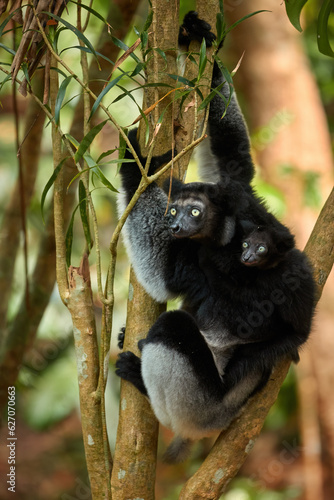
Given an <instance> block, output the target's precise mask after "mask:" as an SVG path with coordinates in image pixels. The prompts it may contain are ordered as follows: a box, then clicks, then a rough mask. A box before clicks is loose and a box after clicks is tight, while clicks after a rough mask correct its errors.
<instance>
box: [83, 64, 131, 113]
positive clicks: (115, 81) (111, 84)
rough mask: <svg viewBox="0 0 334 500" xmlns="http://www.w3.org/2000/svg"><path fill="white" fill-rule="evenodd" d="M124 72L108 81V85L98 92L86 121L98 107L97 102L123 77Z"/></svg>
mask: <svg viewBox="0 0 334 500" xmlns="http://www.w3.org/2000/svg"><path fill="white" fill-rule="evenodd" d="M124 74H125V73H123V74H122V75H119V76H118V77H117V78H114V79H113V80H111V82H109V83H108V85H107V86H106V87H104V89H103V90H102V92H100V94H99V96H98V98H97V99H96V101H95V102H94V105H93V107H92V110H91V112H90V115H89V118H88V121H89V120H90V119H91V118H92V116H93V114H94V113H95V111H96V110H97V108H98V107H99V104H100V102H101V101H102V99H103V97H104V96H105V95H106V94H108V92H109V90H110V89H112V88H113V87H114V86H115V85H117V83H118V82H119V81H120V80H121V78H123V76H124Z"/></svg>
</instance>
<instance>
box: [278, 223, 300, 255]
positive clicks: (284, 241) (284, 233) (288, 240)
mask: <svg viewBox="0 0 334 500" xmlns="http://www.w3.org/2000/svg"><path fill="white" fill-rule="evenodd" d="M273 241H274V243H275V244H276V248H277V251H278V252H279V253H280V254H285V253H286V252H288V251H289V250H291V249H292V248H294V246H295V238H294V236H293V235H292V234H291V233H290V231H289V229H288V228H286V227H283V228H282V229H281V230H280V231H275V232H274V233H273Z"/></svg>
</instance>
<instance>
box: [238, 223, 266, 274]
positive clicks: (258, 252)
mask: <svg viewBox="0 0 334 500" xmlns="http://www.w3.org/2000/svg"><path fill="white" fill-rule="evenodd" d="M269 246H270V241H269V238H268V236H267V235H266V234H265V233H262V232H256V231H254V232H252V233H251V234H250V235H248V237H247V238H245V239H244V240H243V242H242V253H241V257H240V260H241V262H242V264H244V265H245V266H257V267H266V265H267V263H268V258H269V255H268V252H269Z"/></svg>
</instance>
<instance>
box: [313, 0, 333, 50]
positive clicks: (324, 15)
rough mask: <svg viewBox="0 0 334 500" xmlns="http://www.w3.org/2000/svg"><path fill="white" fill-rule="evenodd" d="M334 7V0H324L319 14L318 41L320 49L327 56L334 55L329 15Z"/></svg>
mask: <svg viewBox="0 0 334 500" xmlns="http://www.w3.org/2000/svg"><path fill="white" fill-rule="evenodd" d="M333 9H334V0H324V2H323V4H322V6H321V9H320V11H319V16H318V24H317V35H318V36H317V41H318V48H319V51H320V52H321V53H322V54H324V55H325V56H330V57H334V52H333V49H332V47H331V45H330V42H329V29H328V28H329V16H330V15H331V13H332V12H333Z"/></svg>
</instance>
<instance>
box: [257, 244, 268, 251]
mask: <svg viewBox="0 0 334 500" xmlns="http://www.w3.org/2000/svg"><path fill="white" fill-rule="evenodd" d="M266 250H267V249H266V247H265V246H264V245H260V246H259V248H258V250H257V251H258V253H263V252H265V251H266Z"/></svg>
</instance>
